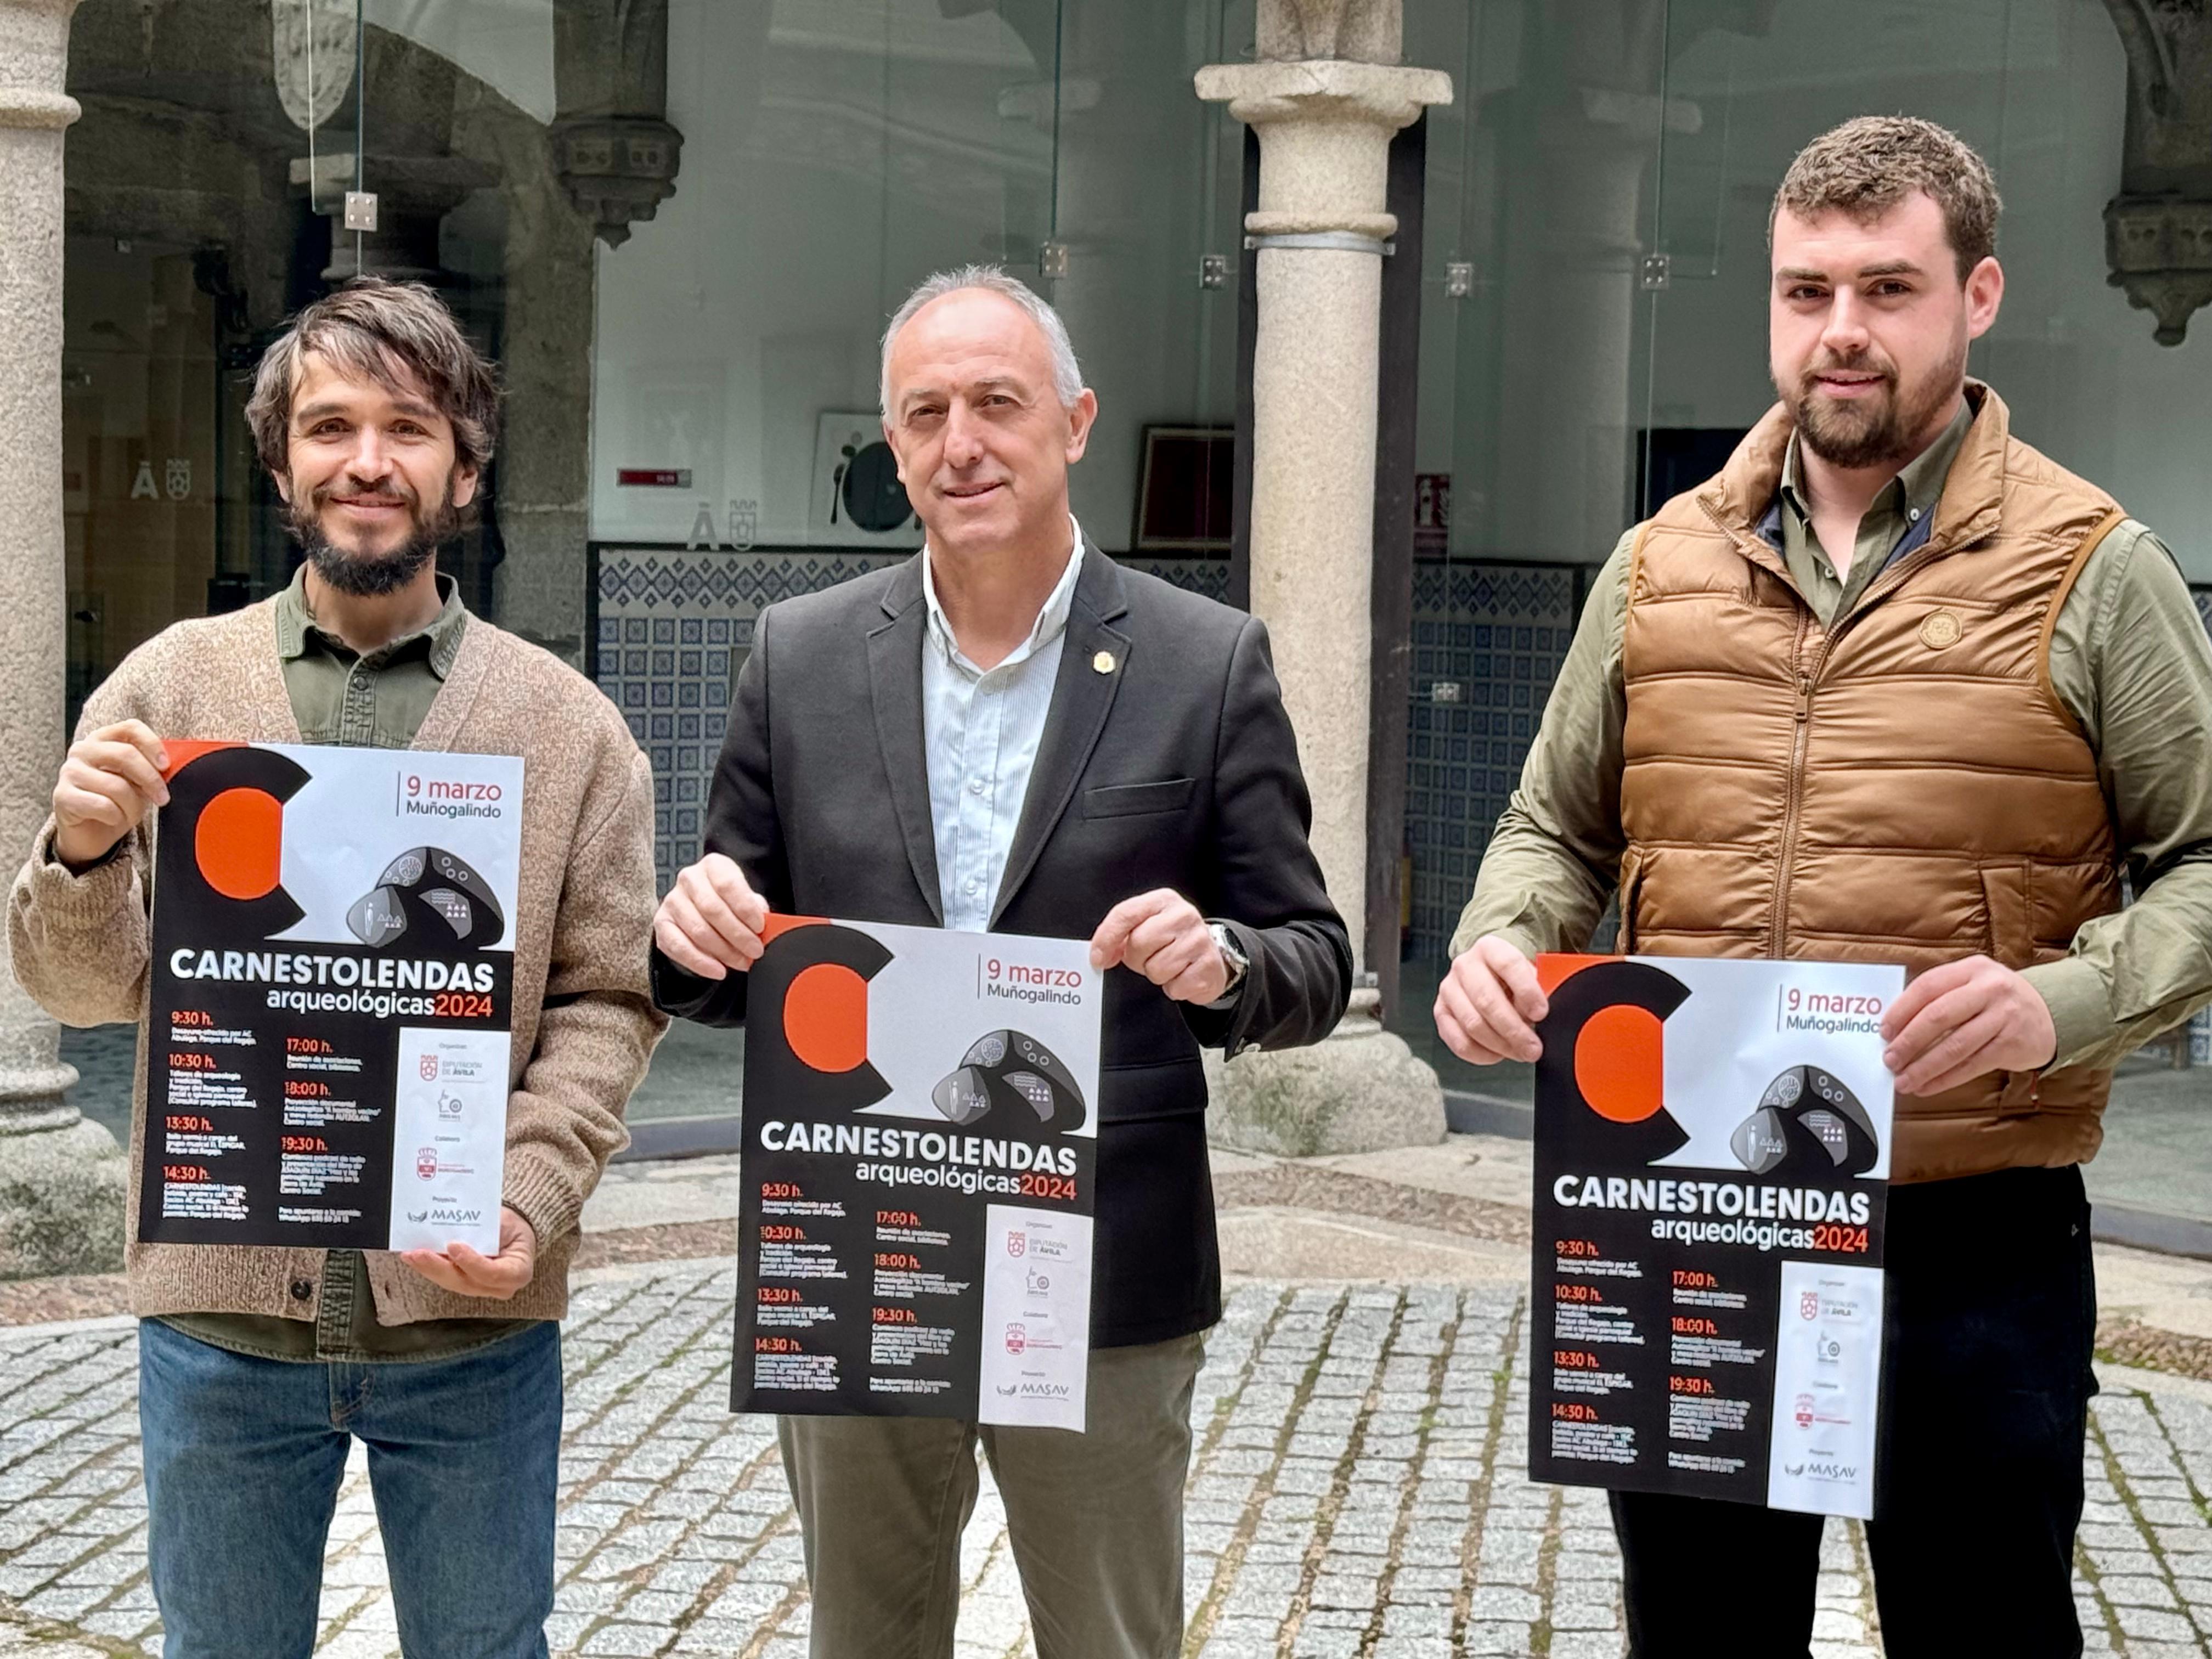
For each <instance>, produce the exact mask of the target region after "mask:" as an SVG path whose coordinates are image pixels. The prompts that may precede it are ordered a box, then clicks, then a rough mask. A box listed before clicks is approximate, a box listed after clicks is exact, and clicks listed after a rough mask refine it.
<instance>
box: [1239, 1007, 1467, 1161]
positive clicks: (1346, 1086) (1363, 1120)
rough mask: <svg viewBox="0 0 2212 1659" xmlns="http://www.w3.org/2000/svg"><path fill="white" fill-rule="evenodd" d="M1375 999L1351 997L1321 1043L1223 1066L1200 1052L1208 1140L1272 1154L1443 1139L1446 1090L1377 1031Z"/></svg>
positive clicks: (1373, 1148) (1402, 1045)
mask: <svg viewBox="0 0 2212 1659" xmlns="http://www.w3.org/2000/svg"><path fill="white" fill-rule="evenodd" d="M1380 1003H1381V997H1380V995H1379V994H1377V993H1376V992H1374V991H1371V990H1369V991H1355V992H1354V993H1353V994H1352V1006H1351V1008H1350V1009H1349V1010H1348V1011H1347V1012H1346V1014H1345V1016H1344V1018H1343V1020H1342V1021H1341V1022H1340V1024H1338V1026H1337V1028H1336V1030H1334V1031H1332V1032H1330V1033H1329V1035H1328V1039H1327V1040H1326V1041H1325V1042H1319V1043H1316V1045H1315V1046H1314V1047H1312V1048H1291V1049H1285V1050H1282V1051H1279V1052H1276V1053H1272V1054H1263V1053H1261V1052H1260V1051H1259V1050H1257V1049H1255V1050H1253V1051H1251V1052H1250V1053H1249V1054H1240V1055H1238V1056H1237V1058H1236V1059H1235V1060H1227V1061H1225V1060H1223V1059H1222V1058H1221V1056H1220V1055H1219V1054H1217V1053H1215V1052H1213V1051H1212V1050H1211V1049H1209V1050H1208V1051H1207V1052H1206V1088H1207V1091H1208V1093H1209V1095H1210V1096H1211V1103H1210V1104H1209V1105H1208V1107H1207V1108H1206V1135H1207V1138H1208V1139H1211V1140H1212V1142H1213V1144H1214V1145H1215V1146H1226V1147H1229V1148H1231V1149H1232V1150H1234V1151H1237V1152H1267V1153H1270V1154H1272V1155H1273V1156H1275V1157H1278V1158H1316V1157H1319V1156H1321V1155H1322V1154H1323V1153H1328V1152H1381V1151H1383V1150H1384V1149H1385V1148H1386V1147H1391V1146H1435V1145H1436V1144H1437V1142H1438V1141H1440V1140H1442V1139H1443V1138H1444V1091H1443V1085H1441V1084H1439V1083H1438V1082H1437V1074H1436V1073H1434V1072H1433V1071H1431V1070H1430V1068H1429V1066H1428V1065H1427V1063H1426V1062H1425V1061H1424V1060H1419V1059H1417V1058H1415V1056H1414V1054H1413V1050H1412V1049H1411V1048H1408V1047H1407V1044H1406V1040H1405V1039H1404V1038H1403V1037H1401V1036H1398V1035H1396V1034H1395V1032H1391V1031H1386V1030H1383V1025H1382V1022H1381V1020H1380V1019H1379V1018H1377V1015H1378V1013H1379V1006H1380Z"/></svg>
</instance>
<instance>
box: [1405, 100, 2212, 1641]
mask: <svg viewBox="0 0 2212 1659" xmlns="http://www.w3.org/2000/svg"><path fill="white" fill-rule="evenodd" d="M1997 208H1998V203H1997V197H1996V186H1995V184H1994V181H1993V180H1992V179H1990V172H1989V168H1988V167H1987V166H1986V165H1985V164H1984V162H1983V161H1982V159H1981V157H1980V156H1978V155H1976V154H1975V153H1974V152H1973V151H1972V149H1969V148H1968V147H1967V146H1966V144H1965V143H1961V142H1960V140H1959V139H1958V138H1957V137H1955V136H1954V135H1953V134H1951V133H1949V132H1947V131H1944V130H1943V129H1942V128H1941V127H1937V126H1935V125H1931V124H1929V123H1928V122H1925V121H1919V120H1914V119H1911V118H1904V117H1884V118H1862V119H1859V120H1856V121H1851V122H1849V123H1847V124H1845V125H1844V126H1841V127H1838V128H1837V129H1836V130H1835V131H1832V132H1830V133H1828V134H1826V136H1824V137H1820V138H1819V139H1817V140H1815V141H1814V143H1812V144H1811V145H1809V146H1808V147H1807V149H1805V150H1804V151H1803V153H1802V154H1801V155H1799V156H1798V157H1797V159H1796V162H1795V163H1794V164H1793V165H1792V167H1790V173H1789V174H1788V176H1787V177H1786V178H1785V179H1784V181H1783V184H1782V187H1781V190H1780V191H1779V192H1778V195H1777V197H1776V199H1775V205H1774V211H1773V218H1772V221H1771V245H1772V264H1773V282H1772V287H1771V292H1770V296H1769V317H1770V331H1771V356H1772V370H1773V375H1774V381H1775V385H1776V386H1777V388H1778V390H1779V391H1780V392H1781V396H1782V401H1781V402H1780V403H1779V404H1777V405H1776V407H1775V408H1774V409H1773V410H1771V411H1770V412H1769V413H1768V414H1767V416H1765V419H1763V420H1762V421H1760V422H1759V424H1758V425H1757V426H1756V427H1754V428H1753V430H1752V431H1751V433H1750V434H1749V435H1747V437H1746V438H1745V439H1744V440H1743V442H1742V443H1741V446H1740V447H1738V448H1737V450H1736V452H1735V455H1734V456H1733V457H1732V458H1731V459H1730V460H1729V464H1728V465H1727V466H1726V467H1725V468H1724V469H1723V471H1722V472H1721V474H1720V475H1719V476H1718V477H1716V478H1714V479H1712V480H1711V482H1710V483H1706V484H1705V485H1704V486H1702V487H1701V488H1699V489H1696V490H1693V491H1692V492H1690V493H1688V494H1686V495H1681V496H1678V497H1677V498H1676V499H1674V501H1669V502H1668V503H1667V504H1666V505H1665V506H1664V507H1662V508H1660V510H1659V511H1658V512H1657V513H1656V514H1654V515H1653V517H1652V518H1651V519H1650V520H1649V521H1648V522H1647V523H1645V524H1643V525H1640V526H1637V527H1635V528H1634V529H1632V531H1631V532H1629V533H1628V534H1627V535H1626V536H1625V537H1624V538H1622V540H1621V543H1620V546H1619V547H1618V548H1616V549H1615V550H1614V552H1613V557H1612V559H1611V560H1610V561H1609V562H1607V565H1606V568H1605V570H1604V572H1603V574H1601V576H1600V577H1599V579H1598V580H1597V583H1596V585H1595V588H1594V589H1593V592H1592V596H1591V599H1590V602H1589V606H1588V608H1587V609H1586V610H1585V611H1584V613H1583V620H1582V626H1581V629H1580V630H1579V631H1578V633H1577V635H1576V638H1575V642H1574V646H1573V648H1572V650H1571V653H1570V654H1569V656H1568V659H1567V660H1566V663H1565V666H1564V668H1563V670H1562V671H1561V674H1560V677H1559V683H1558V684H1557V686H1556V687H1555V688H1554V690H1553V694H1552V698H1551V702H1550V703H1549V705H1548V707H1547V709H1546V711H1545V715H1544V723H1543V728H1542V731H1541V733H1540V734H1539V736H1538V738H1537V740H1536V743H1535V744H1534V747H1533V748H1532V749H1531V750H1530V753H1529V757H1528V768H1527V770H1526V772H1525V774H1524V775H1523V777H1522V783H1521V787H1520V789H1519V790H1518V792H1517V793H1516V794H1515V796H1514V799H1513V802H1512V805H1510V808H1509V809H1508V810H1507V811H1506V813H1505V815H1504V817H1502V818H1501V819H1500V821H1499V823H1498V829H1497V833H1496V835H1495V836H1494V837H1493V839H1492V842H1491V845H1490V848H1489V851H1488V853H1487V854H1486V856H1485V858H1484V860H1483V866H1482V870H1481V873H1480V878H1478V880H1477V882H1476V884H1475V891H1474V898H1473V899H1472V901H1471V902H1469V903H1468V908H1467V912H1466V915H1465V916H1464V917H1463V918H1462V921H1461V924H1460V928H1459V933H1458V934H1457V936H1456V938H1455V939H1454V941H1453V950H1454V953H1455V961H1454V963H1453V964H1452V968H1451V971H1450V973H1449V975H1448V976H1447V977H1446V979H1445V981H1444V983H1443V987H1441V989H1440V991H1439V993H1438V995H1437V1009H1436V1016H1437V1028H1438V1030H1439V1031H1440V1032H1441V1034H1442V1035H1443V1038H1444V1041H1445V1042H1447V1043H1448V1044H1449V1046H1450V1047H1451V1048H1452V1049H1453V1051H1454V1052H1455V1053H1456V1054H1460V1055H1461V1056H1462V1058H1464V1059H1466V1060H1471V1061H1473V1062H1474V1063H1476V1064H1478V1065H1481V1064H1489V1063H1492V1062H1494V1061H1497V1060H1503V1059H1507V1058H1512V1059H1516V1060H1531V1059H1534V1057H1535V1056H1536V1054H1538V1052H1539V1051H1540V1045H1539V1043H1538V1041H1537V1038H1536V1036H1535V1034H1534V1030H1533V1029H1532V1026H1533V1022H1534V1021H1536V1020H1539V1019H1541V1018H1543V1016H1544V1013H1545V1012H1546V1003H1545V999H1544V995H1543V993H1542V991H1541V988H1540V987H1539V986H1538V984H1537V981H1536V976H1535V974H1534V970H1533V969H1532V968H1531V966H1530V963H1529V961H1528V957H1530V956H1531V955H1532V954H1534V952H1536V951H1556V950H1562V949H1577V948H1580V947H1581V946H1582V945H1583V944H1584V943H1585V942H1586V941H1587V940H1588V939H1589V935H1590V932H1591V929H1592V927H1594V926H1595V923H1596V922H1597V921H1598V919H1599V915H1600V913H1601V910H1602V909H1603V908H1604V906H1605V903H1606V900H1607V895H1608V894H1610V893H1612V892H1613V891H1614V890H1616V889H1617V890H1618V891H1619V893H1620V915H1621V934H1622V939H1621V943H1622V947H1623V948H1624V949H1626V950H1633V951H1641V952H1648V953H1650V954H1654V955H1661V956H1668V955H1673V956H1723V957H1796V958H1803V959H1812V960H1827V961H1854V962H1881V963H1901V964H1903V965H1904V966H1905V968H1906V969H1908V970H1910V973H1911V975H1912V978H1911V983H1910V984H1909V985H1908V987H1907V988H1906V990H1905V994H1903V995H1902V996H1901V997H1900V998H1899V1000H1897V1002H1896V1003H1895V1004H1894V1005H1893V1007H1892V1009H1891V1011H1890V1012H1889V1013H1888V1015H1887V1018H1885V1020H1884V1022H1883V1027H1882V1036H1883V1038H1884V1041H1885V1042H1886V1043H1887V1049H1886V1054H1885V1057H1886V1059H1887V1062H1888V1064H1889V1066H1890V1068H1891V1070H1892V1072H1893V1073H1894V1074H1895V1077H1896V1083H1897V1091H1898V1099H1897V1127H1896V1139H1895V1145H1894V1155H1893V1172H1894V1179H1895V1181H1896V1182H1897V1183H1898V1185H1897V1186H1896V1187H1895V1188H1893V1190H1892V1193H1891V1195H1890V1204H1889V1215H1888V1234H1887V1278H1888V1290H1887V1340H1888V1351H1887V1369H1886V1371H1885V1376H1884V1385H1883V1395H1882V1401H1881V1418H1882V1447H1881V1458H1880V1462H1879V1464H1878V1466H1877V1470H1876V1491H1875V1520H1874V1522H1872V1523H1871V1524H1869V1527H1868V1528H1867V1539H1868V1545H1869V1550H1870V1553H1871V1554H1872V1557H1873V1563H1874V1569H1875V1589H1876V1594H1877V1596H1878V1599H1879V1602H1880V1607H1881V1621H1882V1634H1883V1638H1884V1641H1885V1643H1886V1644H1887V1651H1888V1652H1889V1654H1890V1656H1891V1659H1913V1656H1920V1655H1929V1656H1936V1655H1942V1656H1946V1659H1948V1656H1954V1655H1957V1654H1963V1653H2002V1654H2004V1655H2006V1656H2007V1659H2033V1656H2043V1655H2065V1656H2073V1655H2077V1654H2079V1653H2080V1652H2081V1646H2082V1638H2081V1631H2080V1628H2079V1625H2078V1622H2077V1620H2076V1617H2075V1607H2074V1600H2073V1595H2072V1593H2071V1588H2070V1579H2071V1574H2072V1565H2073V1553H2074V1533H2075V1527H2076V1525H2077V1524H2078V1522H2079V1521H2080V1519H2081V1504H2082V1474H2081V1458H2082V1446H2083V1437H2084V1433H2085V1428H2086V1416H2087V1401H2088V1396H2089V1395H2090V1393H2091V1392H2092V1391H2093V1389H2094V1387H2095V1383H2094V1379H2093V1376H2092V1375H2091V1372H2090V1344H2091V1340H2092V1337H2093V1331H2094V1326H2095V1301H2096V1297H2095V1289H2094V1285H2093V1277H2092V1266H2091V1260H2090V1254H2089V1215H2088V1206H2087V1200H2086V1198H2085V1196H2084V1194H2083V1188H2082V1182H2081V1164H2083V1163H2084V1162H2086V1161H2087V1159H2088V1158H2091V1157H2093V1156H2094V1154H2095V1152H2096V1150H2097V1146H2098V1142H2099V1139H2100V1133H2101V1130H2100V1112H2101V1110H2102V1108H2103V1106H2104V1103H2105V1097H2106V1092H2107V1091H2108V1089H2109V1086H2110V1084H2111V1077H2112V1072H2111V1068H2112V1064H2113V1062H2114V1061H2115V1060H2118V1058H2119V1057H2120V1056H2122V1055H2124V1054H2126V1053H2127V1052H2128V1051H2129V1050H2130V1049H2131V1048H2135V1047H2136V1046H2137V1045H2139V1044H2140V1043H2142V1042H2144V1041H2145V1040H2146V1039H2148V1038H2149V1037H2151V1036H2155V1035H2157V1034H2158V1033H2159V1032H2160V1031H2162V1030H2168V1029H2170V1028H2172V1026H2174V1025H2176V1024H2179V1022H2180V1021H2182V1020H2183V1019H2185V1018H2187V1017H2188V1015H2189V1014H2190V1013H2191V1012H2192V1011H2193V1010H2194V1009H2195V1008H2197V1006H2200V1005H2201V1004H2203V1002H2204V1001H2206V1000H2207V999H2208V998H2212V951H2207V949H2206V946H2205V940H2206V939H2207V938H2208V935H2212V750H2208V743H2207V738H2208V734H2212V649H2208V647H2207V641H2206V638H2205V633H2204V629H2203V625H2202V624H2201V623H2199V621H2198V618H2197V612H2196V610H2195V608H2194V606H2193V605H2192V603H2191V598H2190V594H2189V592H2188V588H2187V586H2186V585H2185V583H2184V581H2183V580H2182V577H2181V574H2180V572H2179V570H2178V569H2177V568H2175V566H2174V563H2173V561H2172V556H2170V555H2169V554H2168V553H2167V552H2166V549H2165V548H2164V547H2163V546H2161V545H2160V543H2159V542H2158V540H2157V538H2155V537H2154V536H2153V535H2152V534H2151V533H2150V532H2148V531H2147V530H2146V529H2144V528H2143V527H2142V526H2141V525H2138V524H2136V523H2135V522H2134V521H2133V520H2130V519H2129V518H2128V517H2127V516H2126V515H2125V514H2124V513H2123V512H2122V511H2121V509H2120V508H2119V507H2118V506H2117V505H2115V504H2114V503H2113V501H2112V500H2111V499H2110V498H2109V497H2107V496H2106V495H2105V494H2104V492H2102V491H2101V490H2100V489H2097V488H2096V487H2095V486H2094V485H2093V484H2090V483H2085V482H2084V481H2083V480H2081V479H2080V478H2077V477H2073V476H2072V475H2071V474H2069V473H2068V472H2066V471H2063V469H2062V468H2060V467H2058V466H2057V465H2054V464H2053V463H2051V461H2050V460H2048V459H2045V457H2043V456H2042V455H2040V454H2038V453H2036V452H2035V451H2034V450H2033V449H2031V448H2029V447H2027V445H2026V444H2024V443H2022V442H2021V441H2020V440H2019V439H2018V438H2016V437H2015V436H2014V435H2013V434H2012V432H2011V429H2010V426H2009V421H2008V415H2007V411H2006V409H2005V406H2004V404H2003V403H2002V400H2000V399H1999V398H1998V397H1997V395H1996V393H1995V392H1992V391H1990V389H1989V388H1988V387H1986V386H1981V385H1979V384H1978V383H1976V382H1973V381H1970V380H1967V379H1966V348H1967V343H1968V342H1969V341H1971V340H1972V339H1974V338H1976V337H1978V336H1980V335H1981V334H1982V333H1984V331H1986V330H1988V328H1989V327H1990V325H1991V324H1992V323H1993V322H1994V321H1995V320H1996V314H1997V308H1998V304H1999V301H2001V299H2002V295H2003V291H2004V273H2003V271H2002V269H2001V268H2000V267H1999V265H1998V264H1997V261H1996V258H1995V256H1994V247H1995V241H1996V217H1997ZM2123 869H2124V871H2125V872H2126V874H2127V876H2128V878H2129V879H2130V883H2131V884H2132V886H2133V890H2134V893H2135V897H2136V902H2135V903H2134V904H2133V906H2132V907H2131V908H2127V909H2125V910H2123V909H2122V908H2121V888H2120V874H2121V872H2122V870H2123ZM1613 1524H1614V1529H1615V1531H1616V1533H1617V1534H1619V1537H1620V1546H1621V1552H1622V1555H1623V1557H1624V1559H1625V1564H1626V1599H1627V1605H1628V1623H1629V1638H1630V1645H1631V1650H1632V1653H1633V1654H1634V1655H1636V1656H1638V1659H1658V1656H1674V1655H1689V1654H1697V1655H1701V1656H1702V1655H1711V1654H1743V1655H1758V1656H1760V1659H1770V1656H1791V1655H1804V1654H1806V1653H1807V1652H1808V1644H1809V1642H1810V1639H1811V1635H1812V1627H1813V1612H1814V1582H1815V1577H1816V1575H1817V1572H1818V1568H1819V1547H1820V1528H1821V1522H1820V1517H1819V1516H1807V1515H1801V1514H1796V1513H1785V1512H1782V1511H1774V1510H1764V1509H1760V1508H1757V1507H1754V1506H1753V1505H1748V1504H1729V1503H1723V1502H1717V1501H1711V1500H1704V1499H1694V1498H1680V1497H1672V1496H1658V1495H1653V1494H1649V1493H1630V1492H1616V1493H1614V1494H1613Z"/></svg>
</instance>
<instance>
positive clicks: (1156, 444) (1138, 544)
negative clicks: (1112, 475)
mask: <svg viewBox="0 0 2212 1659" xmlns="http://www.w3.org/2000/svg"><path fill="white" fill-rule="evenodd" d="M1144 439H1145V442H1144V464H1143V465H1142V466H1140V467H1139V469H1138V472H1137V527H1136V533H1135V534H1134V535H1133V536H1132V537H1131V538H1130V550H1131V551H1132V552H1136V553H1226V552H1228V551H1229V523H1230V513H1229V507H1230V497H1231V491H1232V489H1233V488H1234V481H1235V478H1236V476H1237V475H1236V448H1237V429H1236V428H1234V427H1227V426H1148V427H1146V428H1145V429H1144Z"/></svg>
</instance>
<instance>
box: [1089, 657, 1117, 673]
mask: <svg viewBox="0 0 2212 1659" xmlns="http://www.w3.org/2000/svg"><path fill="white" fill-rule="evenodd" d="M1113 671H1114V653H1112V652H1111V651H1101V652H1100V653H1098V654H1097V656H1095V657H1093V658H1092V659H1091V672H1092V673H1094V674H1110V673H1112V672H1113Z"/></svg>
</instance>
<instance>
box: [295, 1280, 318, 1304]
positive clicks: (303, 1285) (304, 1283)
mask: <svg viewBox="0 0 2212 1659" xmlns="http://www.w3.org/2000/svg"><path fill="white" fill-rule="evenodd" d="M314 1294H315V1281H314V1280H313V1279H294V1280H293V1281H292V1300H293V1301H295V1302H306V1301H307V1300H309V1299H310V1298H311V1297H313V1295H314Z"/></svg>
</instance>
